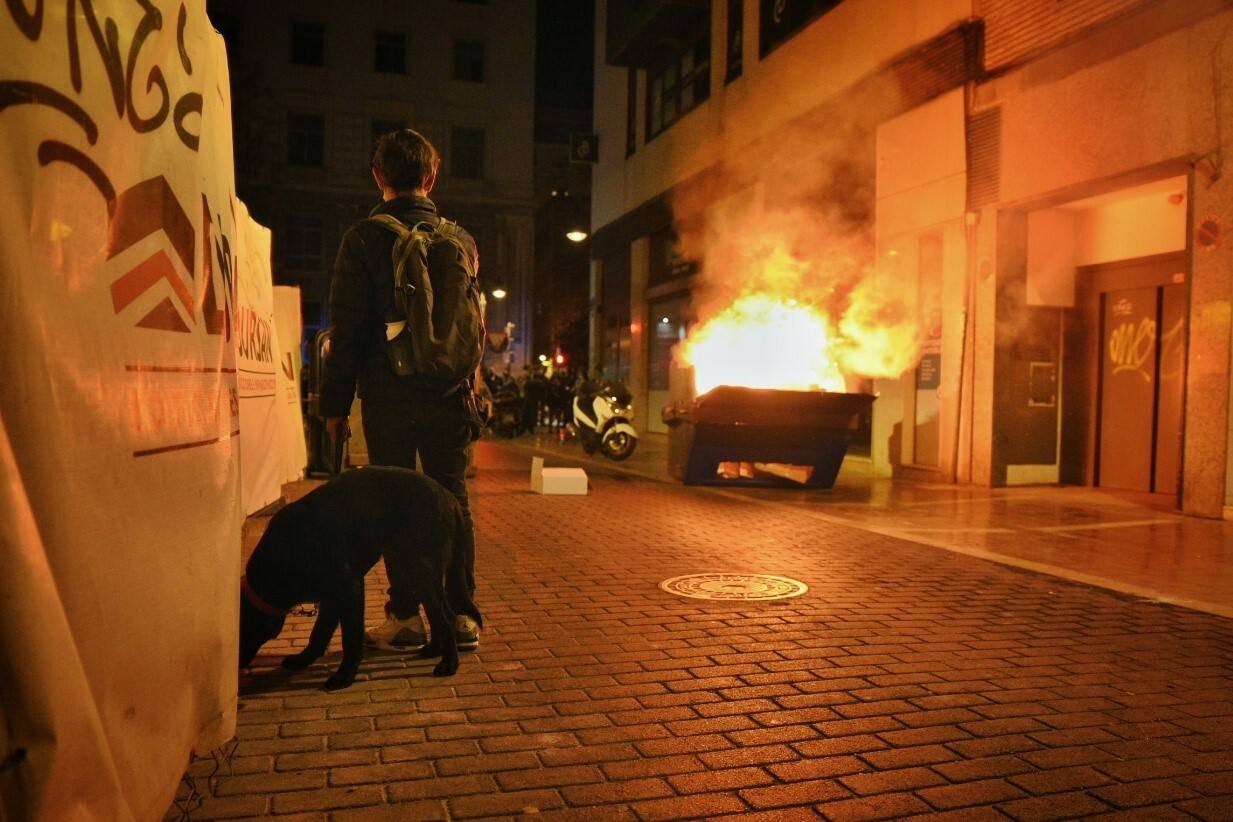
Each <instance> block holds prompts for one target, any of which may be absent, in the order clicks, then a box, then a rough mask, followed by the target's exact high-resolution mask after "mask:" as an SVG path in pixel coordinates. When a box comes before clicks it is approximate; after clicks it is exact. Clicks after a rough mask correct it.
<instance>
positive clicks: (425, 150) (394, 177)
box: [372, 128, 441, 191]
mask: <svg viewBox="0 0 1233 822" xmlns="http://www.w3.org/2000/svg"><path fill="white" fill-rule="evenodd" d="M440 162H441V155H440V154H438V153H437V149H436V147H434V146H433V144H432V143H430V142H428V138H427V137H425V136H424V135H423V134H420V133H419V132H418V131H416V130H415V129H410V128H400V129H398V131H391V132H390V133H389V134H382V135H381V137H380V138H379V139H378V140H377V150H376V151H374V152H373V155H372V167H373V168H374V169H376V171H377V173H378V174H380V175H381V179H382V180H384V181H385V184H386V185H387V186H389V187H391V188H393V189H394V190H395V191H414V190H415V189H417V188H423V186H424V183H425V182H426V181H427V180H428V178H429V177H430V176H432V174H433V173H434V172H436V170H437V165H438V164H439V163H440Z"/></svg>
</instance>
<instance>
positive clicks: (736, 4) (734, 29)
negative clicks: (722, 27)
mask: <svg viewBox="0 0 1233 822" xmlns="http://www.w3.org/2000/svg"><path fill="white" fill-rule="evenodd" d="M744 51H745V0H728V70H727V71H725V72H724V82H725V83H731V82H732V81H733V80H735V79H736V78H738V77H740V76H741V71H742V68H743V66H742V63H743V61H744Z"/></svg>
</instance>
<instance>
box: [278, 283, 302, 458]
mask: <svg viewBox="0 0 1233 822" xmlns="http://www.w3.org/2000/svg"><path fill="white" fill-rule="evenodd" d="M274 330H275V331H276V332H277V334H278V350H279V352H280V354H281V359H280V360H279V368H278V395H279V399H280V402H279V405H280V406H281V408H282V409H283V417H282V423H281V428H282V431H283V446H284V447H283V475H282V478H283V482H291V481H293V480H298V479H302V478H303V477H304V469H305V468H306V467H307V466H308V446H307V443H306V442H305V440H304V414H303V411H302V410H301V407H300V380H301V374H300V371H301V369H302V368H303V359H302V357H301V355H300V339H301V338H302V337H303V336H304V321H303V318H302V317H301V315H300V289H299V288H298V287H296V286H290V285H276V286H274Z"/></svg>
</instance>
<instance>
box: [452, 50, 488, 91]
mask: <svg viewBox="0 0 1233 822" xmlns="http://www.w3.org/2000/svg"><path fill="white" fill-rule="evenodd" d="M454 79H455V80H464V81H466V82H468V83H482V82H484V44H483V43H481V42H479V41H477V40H458V41H455V43H454Z"/></svg>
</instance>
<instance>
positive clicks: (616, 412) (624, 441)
mask: <svg viewBox="0 0 1233 822" xmlns="http://www.w3.org/2000/svg"><path fill="white" fill-rule="evenodd" d="M633 418H634V398H633V395H631V394H630V393H629V389H627V388H626V387H625V386H624V385H622V384H621V383H619V382H609V381H608V380H592V381H590V382H585V383H583V384H582V385H580V386H578V391H577V393H576V394H575V395H574V420H573V423H572V424H571V425H572V426H573V428H574V429H575V430H576V431H577V433H578V439H579V440H581V442H582V450H584V451H586V452H587V453H588V454H594V453H595V452H596V451H599V452H600V453H601V454H603V455H604V456H605V457H607V458H608V459H610V460H623V459H627V458H628V457H629V455H630V454H632V453H634V448H636V447H637V446H638V431H637V430H636V429H635V428H634V426H633V425H631V424H630V420H632V419H633Z"/></svg>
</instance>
